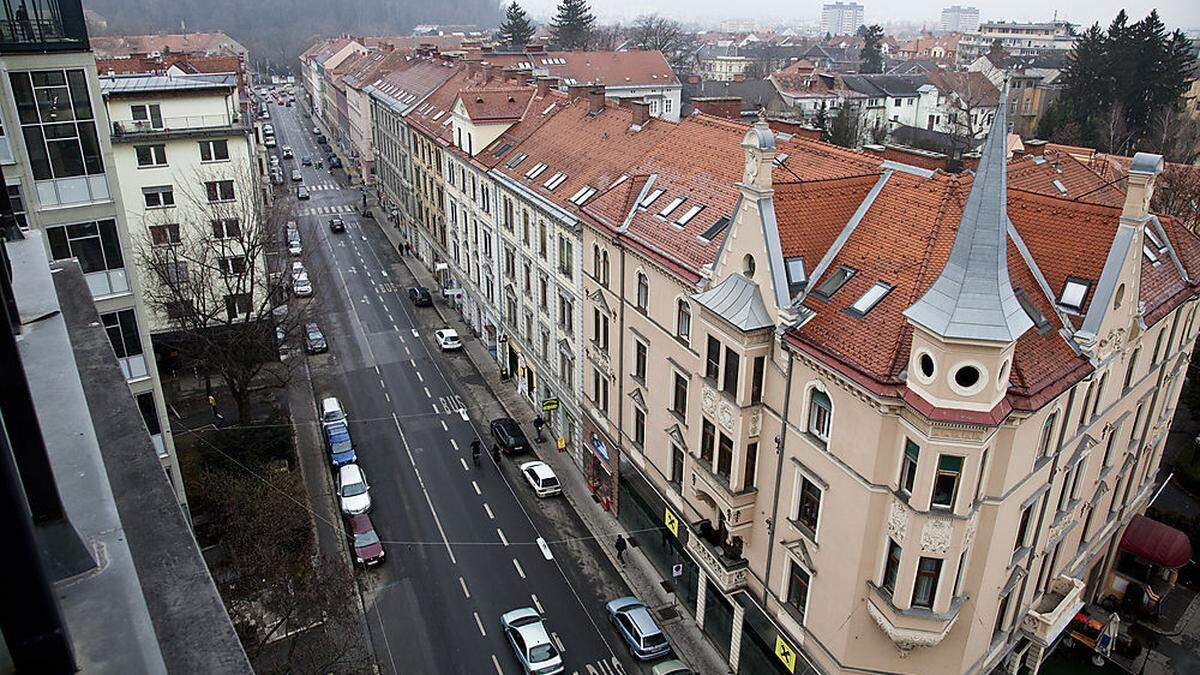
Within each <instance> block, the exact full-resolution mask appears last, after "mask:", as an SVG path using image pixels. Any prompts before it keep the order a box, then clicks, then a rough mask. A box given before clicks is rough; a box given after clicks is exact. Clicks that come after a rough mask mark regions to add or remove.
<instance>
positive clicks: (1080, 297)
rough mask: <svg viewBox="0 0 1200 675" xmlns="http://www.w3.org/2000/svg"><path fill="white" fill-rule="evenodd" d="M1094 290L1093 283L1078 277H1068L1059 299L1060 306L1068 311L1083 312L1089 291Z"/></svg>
mask: <svg viewBox="0 0 1200 675" xmlns="http://www.w3.org/2000/svg"><path fill="white" fill-rule="evenodd" d="M1091 288H1092V282H1090V281H1087V280H1085V279H1080V278H1078V277H1067V282H1066V283H1065V284H1064V285H1063V290H1062V295H1060V296H1059V298H1058V304H1060V305H1062V306H1063V307H1066V308H1068V309H1073V310H1075V311H1081V310H1082V309H1083V303H1084V301H1085V300H1087V294H1088V291H1089V290H1091Z"/></svg>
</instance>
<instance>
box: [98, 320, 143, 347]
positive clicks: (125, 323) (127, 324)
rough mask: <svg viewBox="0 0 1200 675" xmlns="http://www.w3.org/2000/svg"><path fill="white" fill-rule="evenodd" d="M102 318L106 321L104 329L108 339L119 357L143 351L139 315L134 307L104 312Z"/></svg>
mask: <svg viewBox="0 0 1200 675" xmlns="http://www.w3.org/2000/svg"><path fill="white" fill-rule="evenodd" d="M100 320H101V321H102V322H103V323H104V331H105V332H106V333H108V341H109V342H111V343H112V348H113V351H114V352H116V354H117V358H118V359H124V358H128V357H130V356H137V355H139V354H141V353H142V340H141V338H140V337H139V336H138V326H137V317H136V316H134V314H133V310H132V309H123V310H120V311H118V312H113V313H111V314H102V315H101V316H100Z"/></svg>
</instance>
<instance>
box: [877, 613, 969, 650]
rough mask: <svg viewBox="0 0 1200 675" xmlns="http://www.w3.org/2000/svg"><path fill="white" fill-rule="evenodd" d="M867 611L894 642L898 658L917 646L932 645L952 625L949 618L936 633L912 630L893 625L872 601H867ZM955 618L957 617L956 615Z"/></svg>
mask: <svg viewBox="0 0 1200 675" xmlns="http://www.w3.org/2000/svg"><path fill="white" fill-rule="evenodd" d="M867 613H868V614H870V615H871V618H872V619H874V620H875V623H877V624H879V628H880V629H882V630H883V632H884V633H886V634H887V636H888V638H889V639H890V640H891V641H892V642H894V643H895V644H896V649H898V650H900V658H904V657H906V656H908V653H909V652H911V651H912V650H913V649H916V648H917V647H933V646H935V645H937V644H938V643H940V642H941V641H942V638H944V637H946V633H948V632H950V627H951V626H953V625H954V621H953V620H951V621H950V622H948V623H947V624H946V626H945V627H944V628H943V629H942V630H941V631H940V632H937V633H934V632H931V631H923V630H913V629H911V628H900V627H898V626H896V625H893V624H892V622H891V621H890V620H889V619H888V618H887V617H886V616H884V614H883V612H882V611H880V609H879V608H878V607H876V606H875V603H874V602H870V601H868V602H867ZM956 618H957V617H956Z"/></svg>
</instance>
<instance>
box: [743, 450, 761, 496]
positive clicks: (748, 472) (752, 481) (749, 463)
mask: <svg viewBox="0 0 1200 675" xmlns="http://www.w3.org/2000/svg"><path fill="white" fill-rule="evenodd" d="M757 474H758V443H757V442H754V443H750V444H749V445H747V446H746V464H745V466H743V467H742V489H743V490H749V489H751V488H755V487H758V475H757Z"/></svg>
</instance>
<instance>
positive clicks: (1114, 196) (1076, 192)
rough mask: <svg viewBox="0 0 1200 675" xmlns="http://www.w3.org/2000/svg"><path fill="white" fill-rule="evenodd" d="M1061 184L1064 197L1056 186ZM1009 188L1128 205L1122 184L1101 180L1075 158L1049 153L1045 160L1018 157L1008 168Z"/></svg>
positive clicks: (1085, 200)
mask: <svg viewBox="0 0 1200 675" xmlns="http://www.w3.org/2000/svg"><path fill="white" fill-rule="evenodd" d="M1055 181H1058V182H1059V183H1060V184H1061V185H1062V186H1063V188H1065V189H1066V193H1065V194H1064V193H1063V192H1062V191H1060V190H1059V189H1058V187H1057V186H1055V185H1054V182H1055ZM1008 185H1009V187H1012V188H1017V189H1019V190H1027V191H1029V192H1038V193H1041V194H1046V195H1050V196H1054V197H1059V196H1062V197H1066V198H1067V199H1073V200H1078V201H1083V202H1091V203H1094V204H1105V205H1107V206H1116V207H1120V206H1122V205H1123V204H1124V203H1125V190H1124V184H1123V182H1122V181H1114V180H1112V179H1105V178H1102V177H1101V176H1099V175H1098V174H1097V173H1096V172H1095V171H1093V170H1092V169H1091V167H1090V166H1089V165H1087V164H1084V163H1083V162H1081V161H1079V160H1078V159H1076V158H1075V157H1074V156H1072V155H1069V154H1066V153H1063V152H1059V151H1058V150H1047V151H1046V153H1045V154H1044V155H1042V157H1041V158H1035V157H1032V156H1018V157H1014V158H1013V160H1012V161H1011V162H1009V164H1008Z"/></svg>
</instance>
